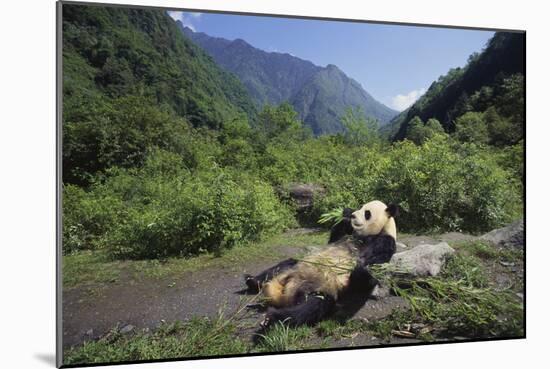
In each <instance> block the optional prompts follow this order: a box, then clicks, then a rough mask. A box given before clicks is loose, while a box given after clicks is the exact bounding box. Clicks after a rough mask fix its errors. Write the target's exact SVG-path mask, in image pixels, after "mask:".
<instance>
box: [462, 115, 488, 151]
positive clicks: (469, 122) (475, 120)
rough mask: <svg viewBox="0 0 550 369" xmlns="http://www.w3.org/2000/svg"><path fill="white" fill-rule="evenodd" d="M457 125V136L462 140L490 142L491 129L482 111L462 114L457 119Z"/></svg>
mask: <svg viewBox="0 0 550 369" xmlns="http://www.w3.org/2000/svg"><path fill="white" fill-rule="evenodd" d="M455 127H456V131H455V136H456V138H457V139H458V140H460V141H462V142H476V143H481V144H488V143H489V131H488V129H487V123H485V120H484V119H483V114H482V113H478V112H467V113H465V114H463V115H461V116H460V117H458V118H457V119H456V121H455Z"/></svg>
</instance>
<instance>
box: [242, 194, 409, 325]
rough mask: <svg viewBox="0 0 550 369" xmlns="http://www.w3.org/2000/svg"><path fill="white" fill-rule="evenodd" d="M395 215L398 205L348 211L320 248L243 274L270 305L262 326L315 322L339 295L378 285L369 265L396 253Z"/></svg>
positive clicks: (329, 310)
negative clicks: (323, 246)
mask: <svg viewBox="0 0 550 369" xmlns="http://www.w3.org/2000/svg"><path fill="white" fill-rule="evenodd" d="M397 213H398V208H397V206H395V205H389V206H386V204H384V203H383V202H381V201H378V200H375V201H371V202H368V203H366V204H364V205H363V206H361V207H360V208H359V209H358V210H355V211H353V210H352V209H349V208H346V209H344V211H343V214H342V215H343V220H342V221H341V222H340V223H338V224H337V225H336V226H334V227H333V228H332V229H331V234H330V238H329V245H328V247H327V248H325V249H324V250H322V251H320V252H316V253H312V254H310V255H307V256H306V257H304V258H303V259H301V260H297V259H287V260H284V261H282V262H280V263H279V264H277V265H275V266H273V267H271V268H269V269H267V270H265V271H263V272H262V273H260V274H258V275H257V276H251V275H245V283H246V285H247V288H248V290H249V291H250V292H255V293H258V292H260V291H261V292H263V296H264V298H265V303H266V304H267V305H268V306H269V308H268V310H267V313H266V315H265V319H264V321H263V322H262V323H261V327H262V328H263V329H266V328H268V327H269V326H271V325H272V324H273V323H275V322H279V321H280V322H284V323H287V324H289V325H294V326H296V325H303V324H309V325H311V324H315V323H317V322H319V321H320V320H322V319H324V318H325V317H327V316H328V315H330V314H331V313H332V312H333V311H334V308H335V306H336V302H337V301H338V299H339V298H341V297H342V295H344V294H346V293H349V292H350V291H351V292H362V293H368V291H371V290H372V288H373V287H374V286H375V285H376V283H377V281H376V280H375V279H374V278H373V277H372V276H371V275H370V273H369V271H368V269H367V266H368V265H370V264H378V263H385V262H388V261H389V260H390V259H391V257H392V255H393V254H394V253H395V242H396V239H397V229H396V225H395V220H394V218H395V217H396V216H397Z"/></svg>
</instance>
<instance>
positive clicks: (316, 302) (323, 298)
mask: <svg viewBox="0 0 550 369" xmlns="http://www.w3.org/2000/svg"><path fill="white" fill-rule="evenodd" d="M335 306H336V301H335V300H334V298H333V297H332V296H330V295H327V294H324V293H322V292H313V293H310V294H308V295H306V296H305V299H304V301H303V302H302V303H300V304H298V305H294V306H291V307H286V308H279V309H277V308H269V309H268V311H267V314H266V316H265V319H264V321H263V322H262V323H261V326H262V328H264V329H266V328H269V327H270V326H271V325H273V324H274V323H277V322H282V323H284V324H288V325H290V326H300V325H313V324H315V323H318V322H320V321H321V320H322V319H324V318H325V317H326V316H328V315H330V314H331V313H332V312H333V311H334V307H335Z"/></svg>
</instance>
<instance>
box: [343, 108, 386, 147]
mask: <svg viewBox="0 0 550 369" xmlns="http://www.w3.org/2000/svg"><path fill="white" fill-rule="evenodd" d="M341 122H342V125H343V126H344V129H345V131H344V141H345V142H346V143H348V144H350V145H356V146H359V145H366V144H372V143H375V142H378V141H379V134H378V121H377V120H376V119H374V118H370V117H366V116H365V114H364V113H363V111H362V109H360V108H358V107H356V108H355V109H354V108H351V107H348V108H347V109H346V112H345V113H344V115H343V116H342V118H341Z"/></svg>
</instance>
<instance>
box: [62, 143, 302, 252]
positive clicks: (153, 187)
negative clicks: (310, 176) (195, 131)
mask: <svg viewBox="0 0 550 369" xmlns="http://www.w3.org/2000/svg"><path fill="white" fill-rule="evenodd" d="M64 214H66V217H67V219H66V221H65V222H64V225H65V229H64V231H65V239H66V242H65V243H66V245H65V248H64V250H65V252H70V251H72V250H75V249H84V248H92V247H93V248H98V247H102V248H105V249H106V250H107V251H108V252H109V254H111V255H112V256H113V257H115V258H157V257H166V256H170V255H192V254H197V253H200V252H204V251H213V252H219V251H221V250H222V249H223V248H229V247H232V246H233V245H235V244H237V243H239V242H245V241H248V240H253V239H258V238H261V237H263V236H264V235H267V234H271V233H274V232H278V231H281V230H282V229H283V228H284V227H286V226H287V225H289V224H290V223H291V221H292V215H291V211H290V210H289V208H288V207H287V206H285V205H283V204H281V202H280V201H279V199H278V198H277V197H276V196H275V193H274V191H273V188H272V187H271V186H270V185H268V184H266V183H265V182H262V181H259V180H255V179H253V178H252V177H250V176H249V175H246V174H242V173H241V174H238V173H232V172H231V171H229V170H224V169H215V170H211V171H208V172H206V171H204V172H199V173H191V172H190V171H188V170H187V169H186V167H185V165H184V164H183V160H182V159H181V157H179V156H178V155H175V154H173V153H168V152H165V151H161V150H156V151H152V152H151V153H150V155H149V157H148V159H147V160H146V163H145V164H144V166H143V168H142V169H140V170H125V169H112V170H110V171H109V176H108V177H107V178H106V179H105V181H104V182H103V183H96V184H94V185H93V186H92V187H91V188H90V191H89V192H85V191H83V190H81V189H78V188H77V187H74V186H68V190H66V191H65V206H64Z"/></svg>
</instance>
